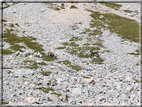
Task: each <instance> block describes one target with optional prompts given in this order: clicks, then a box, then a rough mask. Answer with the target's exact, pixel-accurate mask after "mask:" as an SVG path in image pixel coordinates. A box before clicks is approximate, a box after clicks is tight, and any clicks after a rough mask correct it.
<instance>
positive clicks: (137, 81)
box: [133, 78, 141, 83]
mask: <svg viewBox="0 0 142 107" xmlns="http://www.w3.org/2000/svg"><path fill="white" fill-rule="evenodd" d="M133 80H134V81H135V82H136V83H141V81H140V80H138V79H135V78H133Z"/></svg>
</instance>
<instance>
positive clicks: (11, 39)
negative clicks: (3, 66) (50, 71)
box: [3, 29, 55, 69]
mask: <svg viewBox="0 0 142 107" xmlns="http://www.w3.org/2000/svg"><path fill="white" fill-rule="evenodd" d="M3 38H4V41H5V42H7V43H9V44H10V45H12V46H11V47H10V48H11V49H12V50H14V51H21V52H22V50H21V49H22V48H25V47H24V46H20V45H19V44H17V43H24V44H25V45H26V46H27V47H28V48H30V49H32V50H34V52H40V53H41V54H42V57H41V58H43V60H44V61H54V60H55V59H53V58H49V57H48V55H46V54H45V53H44V52H43V51H44V49H43V48H42V47H43V45H40V44H38V43H37V42H35V41H36V38H34V37H31V36H27V37H25V36H23V37H18V36H17V35H16V34H14V33H11V30H9V29H6V32H5V33H4V36H3ZM3 52H4V54H12V53H14V52H13V51H11V50H6V49H5V50H3ZM42 64H43V63H42ZM44 65H45V64H44ZM27 68H30V69H33V68H34V67H33V66H32V67H29V66H27ZM35 68H37V67H36V66H35Z"/></svg>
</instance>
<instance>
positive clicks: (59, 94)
mask: <svg viewBox="0 0 142 107" xmlns="http://www.w3.org/2000/svg"><path fill="white" fill-rule="evenodd" d="M53 94H55V95H57V96H58V97H60V96H61V95H62V94H61V93H56V92H53Z"/></svg>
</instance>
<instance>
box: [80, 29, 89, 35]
mask: <svg viewBox="0 0 142 107" xmlns="http://www.w3.org/2000/svg"><path fill="white" fill-rule="evenodd" d="M88 32H91V30H90V29H85V31H83V32H81V33H80V34H87V33H88Z"/></svg>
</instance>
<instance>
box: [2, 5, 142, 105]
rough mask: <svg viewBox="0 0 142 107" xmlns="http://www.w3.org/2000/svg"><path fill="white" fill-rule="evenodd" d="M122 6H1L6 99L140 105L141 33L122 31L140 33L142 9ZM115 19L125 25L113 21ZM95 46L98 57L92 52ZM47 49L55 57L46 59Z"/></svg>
mask: <svg viewBox="0 0 142 107" xmlns="http://www.w3.org/2000/svg"><path fill="white" fill-rule="evenodd" d="M134 5H136V6H139V4H134ZM124 7H125V6H124ZM124 7H123V6H122V7H121V5H120V4H119V5H115V4H113V5H111V6H110V5H106V4H100V3H95V4H87V3H67V4H65V3H64V4H56V3H55V4H54V3H53V4H49V3H18V4H12V5H11V6H9V7H7V8H4V12H3V25H4V27H3V29H4V37H3V38H4V42H3V45H4V46H3V53H4V54H3V100H4V103H5V104H6V105H45V106H47V105H126V106H127V105H133V106H139V105H140V104H141V100H140V93H141V90H140V83H141V82H140V55H139V47H140V44H139V41H138V37H139V36H138V35H136V37H132V36H129V35H131V31H128V32H129V33H128V32H127V33H126V34H125V33H123V34H122V32H125V31H126V30H129V29H130V28H129V29H126V28H125V26H131V23H133V26H131V27H132V30H134V32H135V34H137V33H138V30H137V26H138V25H139V22H140V10H139V9H137V8H136V9H133V11H132V10H131V9H130V10H129V11H128V10H125V9H126V8H125V9H124ZM134 7H135V6H134ZM124 10H125V11H124ZM97 12H98V13H97ZM108 13H112V14H110V16H106V15H105V14H108ZM111 15H112V16H111ZM94 16H95V17H94ZM118 16H123V17H122V19H121V18H118ZM113 17H114V18H113ZM110 19H111V20H110ZM130 19H132V20H130ZM119 20H120V22H122V21H123V20H124V26H121V25H118V26H115V25H114V24H112V23H111V21H118V22H119ZM120 22H119V23H120ZM125 22H127V23H128V25H127V24H126V25H125ZM116 23H117V22H116ZM122 25H123V24H122ZM116 28H117V29H116ZM123 29H124V31H122V30H123ZM135 29H136V30H135ZM120 31H121V32H120ZM132 33H133V32H132ZM135 34H133V36H135ZM124 35H125V36H124ZM127 36H128V37H127ZM94 49H97V50H99V55H100V58H98V57H96V56H93V57H92V56H91V55H90V52H91V51H92V50H94ZM49 51H51V52H53V53H55V55H57V59H54V58H49V57H48V56H47V53H48V52H49Z"/></svg>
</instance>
